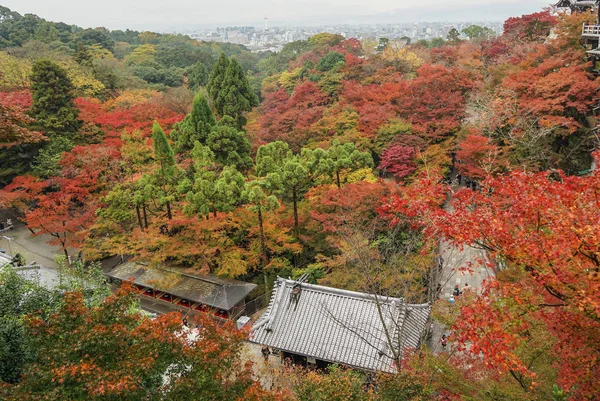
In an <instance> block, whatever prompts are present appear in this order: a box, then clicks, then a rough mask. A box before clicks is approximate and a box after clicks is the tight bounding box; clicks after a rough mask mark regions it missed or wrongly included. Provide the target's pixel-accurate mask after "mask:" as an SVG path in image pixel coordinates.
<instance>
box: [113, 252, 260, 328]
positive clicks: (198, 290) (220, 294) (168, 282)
mask: <svg viewBox="0 0 600 401" xmlns="http://www.w3.org/2000/svg"><path fill="white" fill-rule="evenodd" d="M105 275H106V276H107V277H108V278H109V280H110V281H111V282H115V283H120V282H122V281H128V280H133V284H134V286H135V287H136V288H137V289H138V291H139V293H140V294H141V295H142V296H145V297H150V298H153V299H155V300H158V301H162V302H166V303H170V304H174V305H177V306H178V307H181V308H187V309H190V310H195V311H200V312H208V313H211V314H213V315H214V316H215V317H217V318H221V319H236V318H237V317H239V316H241V315H242V314H243V313H244V311H245V306H246V305H245V302H244V300H245V298H246V296H247V295H248V294H249V293H250V292H251V291H252V290H253V289H254V288H256V284H251V283H245V282H243V281H238V280H230V279H222V278H219V277H216V276H213V275H196V274H188V273H179V272H172V271H168V270H166V269H164V268H160V267H149V266H147V265H144V264H142V263H138V262H127V263H123V264H120V265H118V266H116V267H114V268H113V269H111V270H109V271H108V272H105Z"/></svg>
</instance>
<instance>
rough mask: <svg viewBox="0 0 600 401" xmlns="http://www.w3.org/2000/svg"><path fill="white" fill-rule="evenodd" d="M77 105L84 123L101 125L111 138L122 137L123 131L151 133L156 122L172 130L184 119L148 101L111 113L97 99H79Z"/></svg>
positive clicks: (117, 108) (180, 115)
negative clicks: (137, 130)
mask: <svg viewBox="0 0 600 401" xmlns="http://www.w3.org/2000/svg"><path fill="white" fill-rule="evenodd" d="M75 104H76V105H77V107H78V108H79V110H80V113H81V114H80V117H81V119H82V120H83V121H85V122H88V123H93V124H97V125H99V126H100V127H101V128H102V129H104V130H105V132H106V134H107V136H109V137H110V136H113V137H120V135H121V131H122V130H123V129H128V130H135V129H140V130H143V131H146V132H148V133H149V132H150V128H151V127H152V124H153V122H154V121H157V122H158V123H159V124H161V126H162V127H163V128H164V129H170V128H171V126H172V125H173V124H175V123H176V122H178V121H181V120H182V119H183V117H184V115H183V114H180V113H177V112H174V111H172V110H170V109H168V108H166V107H164V106H161V105H159V104H156V103H154V102H146V101H145V102H142V103H137V104H134V105H132V106H130V107H116V108H113V109H111V110H110V111H106V110H105V108H104V106H103V105H102V103H101V102H99V101H98V100H96V99H90V98H78V99H76V100H75Z"/></svg>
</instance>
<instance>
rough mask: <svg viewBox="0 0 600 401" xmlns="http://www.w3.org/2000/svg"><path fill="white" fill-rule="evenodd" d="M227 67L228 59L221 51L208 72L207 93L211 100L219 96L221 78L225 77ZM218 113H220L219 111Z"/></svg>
mask: <svg viewBox="0 0 600 401" xmlns="http://www.w3.org/2000/svg"><path fill="white" fill-rule="evenodd" d="M227 67H229V59H228V58H227V56H226V55H225V53H221V56H219V59H218V60H217V63H216V64H215V66H214V67H213V69H212V71H211V73H210V77H209V78H208V85H207V89H208V95H209V96H210V98H211V99H212V100H213V102H214V101H215V100H216V99H217V98H218V97H219V93H220V92H221V88H222V86H223V80H224V79H225V72H226V71H227ZM217 111H218V109H217ZM219 114H221V113H220V112H219ZM221 115H222V114H221Z"/></svg>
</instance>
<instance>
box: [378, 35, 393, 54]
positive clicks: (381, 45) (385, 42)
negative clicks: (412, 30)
mask: <svg viewBox="0 0 600 401" xmlns="http://www.w3.org/2000/svg"><path fill="white" fill-rule="evenodd" d="M389 45H390V40H389V39H388V38H379V40H378V41H377V47H376V48H375V50H376V51H377V52H379V53H381V52H382V51H384V50H385V49H386V48H387V47H388V46H389Z"/></svg>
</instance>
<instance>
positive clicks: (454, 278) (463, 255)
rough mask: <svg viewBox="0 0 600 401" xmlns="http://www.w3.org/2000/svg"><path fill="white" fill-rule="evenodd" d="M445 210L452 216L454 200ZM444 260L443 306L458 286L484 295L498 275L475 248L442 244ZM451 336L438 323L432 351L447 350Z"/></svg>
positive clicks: (447, 242)
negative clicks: (486, 286) (487, 284)
mask: <svg viewBox="0 0 600 401" xmlns="http://www.w3.org/2000/svg"><path fill="white" fill-rule="evenodd" d="M444 209H445V210H446V211H448V212H450V213H451V212H452V207H451V206H450V200H448V201H447V202H446V205H445V206H444ZM439 254H440V257H441V265H442V267H441V274H440V276H441V277H440V286H441V291H440V295H439V298H440V300H441V301H442V302H448V303H449V302H450V301H449V300H450V298H451V297H452V296H453V292H454V288H455V286H456V285H458V288H459V290H460V291H464V290H465V288H466V289H467V291H480V290H481V285H482V283H483V281H485V280H486V279H487V278H489V277H492V276H494V271H493V270H492V269H490V268H489V267H487V265H486V263H485V261H486V260H487V258H486V254H485V252H484V251H482V250H480V249H476V248H473V247H471V246H468V245H467V246H464V247H458V246H455V245H454V244H452V242H451V241H448V240H441V241H440V244H439ZM443 334H446V335H448V334H450V332H449V331H448V329H447V328H446V327H444V326H443V325H441V324H440V323H438V322H434V324H433V333H432V343H431V346H432V349H433V351H434V352H440V351H442V350H443V347H442V346H441V337H442V335H443Z"/></svg>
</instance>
